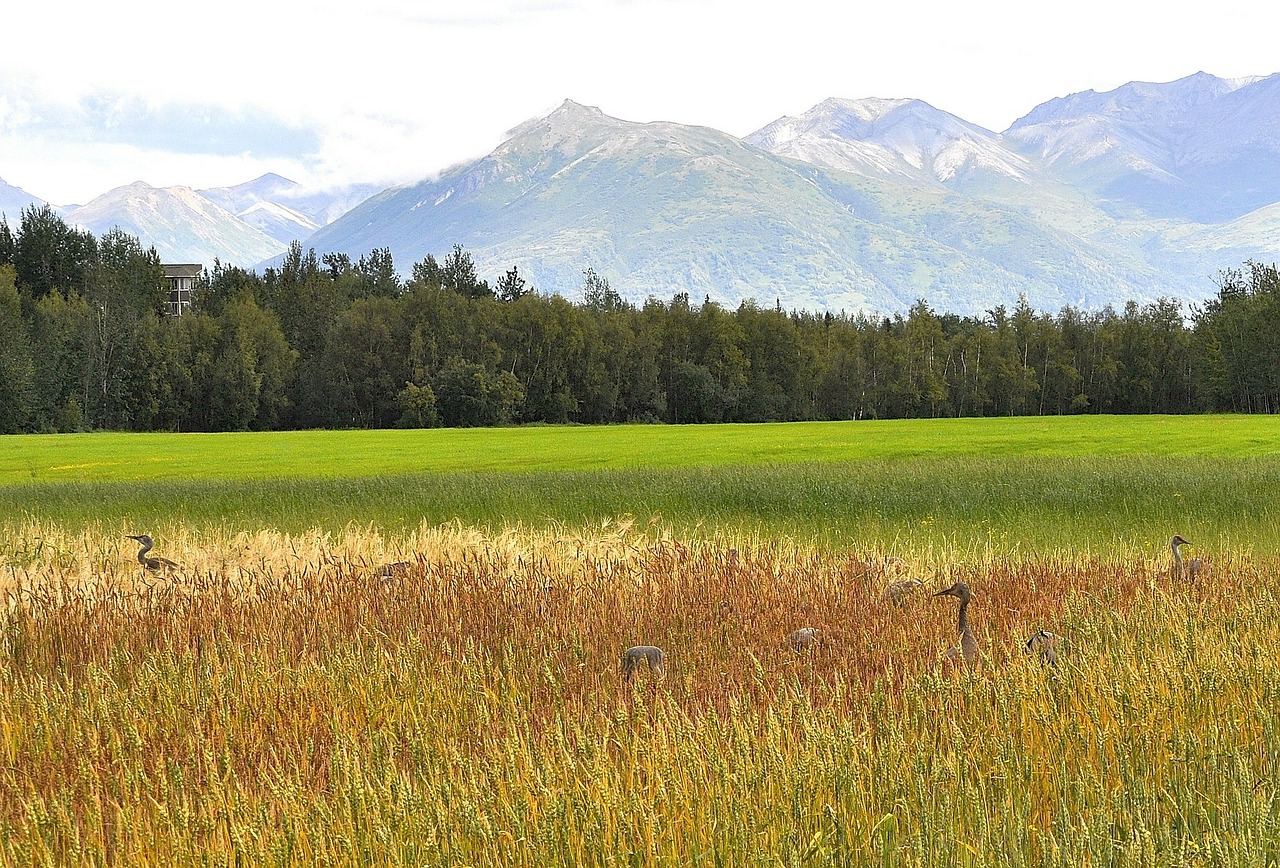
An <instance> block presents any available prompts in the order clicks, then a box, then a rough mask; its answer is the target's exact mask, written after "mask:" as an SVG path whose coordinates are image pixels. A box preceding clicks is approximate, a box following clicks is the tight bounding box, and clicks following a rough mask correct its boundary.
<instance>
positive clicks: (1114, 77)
mask: <svg viewBox="0 0 1280 868" xmlns="http://www.w3.org/2000/svg"><path fill="white" fill-rule="evenodd" d="M11 5H13V6H14V8H13V9H6V11H5V19H6V23H5V29H6V31H7V32H8V33H10V34H12V37H11V38H9V39H7V40H6V49H5V52H4V53H3V55H0V176H3V177H5V178H6V179H8V180H10V181H11V182H12V183H19V184H21V185H22V186H24V187H26V188H27V189H29V190H31V191H32V192H34V193H37V194H39V195H48V196H52V197H60V198H63V199H65V198H75V199H84V198H87V197H90V196H92V195H95V194H97V193H99V192H102V191H103V190H104V189H105V187H104V186H103V185H104V184H107V183H110V182H111V180H112V179H113V178H115V177H119V176H121V175H122V174H123V173H124V172H125V170H124V169H119V170H116V169H114V168H113V166H112V165H111V164H110V163H111V160H114V159H117V158H121V151H120V149H109V148H108V149H103V148H102V146H101V145H100V144H99V145H92V146H91V147H89V148H87V149H85V150H83V151H77V150H76V147H75V143H74V142H72V141H66V142H61V143H54V142H51V141H48V140H47V139H46V140H45V141H44V143H43V145H42V146H41V147H30V146H26V147H24V146H23V143H22V139H23V136H24V131H29V130H30V127H31V124H33V123H36V122H38V121H40V120H41V119H42V118H45V119H46V120H47V116H50V115H53V116H56V115H58V113H59V112H63V113H65V112H68V111H72V110H75V109H76V108H77V107H78V106H80V105H81V101H82V100H83V98H84V97H85V96H86V95H87V94H90V93H99V94H102V93H113V94H118V95H120V96H121V98H122V99H124V100H125V103H126V104H127V103H128V101H129V100H134V101H141V102H143V103H145V104H146V105H147V106H149V107H150V108H152V109H154V110H155V111H156V112H158V113H161V114H163V113H164V112H165V111H166V110H169V109H173V108H174V107H177V106H187V105H199V106H209V107H217V108H220V109H223V110H227V111H231V112H240V113H247V114H249V115H254V116H256V117H259V118H274V119H276V121H278V123H279V124H280V127H281V128H282V129H283V128H286V127H292V128H295V129H303V130H310V131H311V135H312V137H313V138H314V139H315V140H316V141H318V142H319V146H318V149H317V151H316V153H314V154H298V155H297V157H296V158H295V159H294V160H292V161H290V160H288V159H285V158H268V157H267V156H264V155H262V154H261V153H250V154H248V155H247V156H246V157H245V158H243V159H239V158H236V157H234V156H229V155H228V154H227V153H225V151H226V150H227V148H226V147H225V146H224V147H223V148H222V149H221V152H219V153H215V154H212V155H206V154H199V153H191V154H190V156H189V157H187V158H185V159H186V161H187V162H186V163H185V166H186V167H187V168H186V169H183V168H182V166H183V165H184V163H183V159H184V158H183V157H182V154H181V152H179V151H178V150H177V149H175V150H174V151H173V152H172V153H170V154H168V155H167V156H162V155H161V154H159V153H156V152H155V148H153V147H152V146H151V145H148V146H147V147H146V148H142V149H141V150H145V152H146V154H147V157H146V158H145V159H141V160H139V159H131V160H130V161H129V164H130V170H131V169H132V167H133V166H137V167H138V168H139V169H142V170H144V171H146V172H147V174H148V175H150V176H149V177H147V178H146V180H148V181H149V182H151V183H164V182H165V181H164V179H162V178H160V177H158V175H159V173H160V169H161V168H163V169H164V170H165V171H166V172H167V171H169V170H171V169H172V170H175V171H176V173H177V174H178V175H182V174H183V172H184V171H186V172H189V173H190V175H191V176H192V177H194V176H196V175H200V176H202V177H209V176H215V175H216V176H218V177H217V178H216V180H215V181H214V182H215V183H219V184H231V183H237V182H239V181H242V180H246V179H247V177H252V173H253V172H258V171H259V170H261V171H279V172H280V173H281V174H287V173H288V172H289V171H292V172H293V173H294V174H295V176H296V175H297V174H299V173H301V174H314V175H317V176H324V177H326V178H335V179H336V178H350V179H353V180H379V181H384V180H394V179H408V178H412V177H420V176H424V175H427V174H430V173H432V172H435V171H439V170H440V169H442V168H443V167H445V166H446V165H448V164H450V163H453V162H456V161H458V160H461V159H463V158H466V157H470V156H475V155H478V154H480V153H483V152H484V151H485V150H487V149H488V148H490V147H492V146H493V145H494V144H496V143H497V141H498V140H499V138H500V136H501V134H502V133H503V132H504V131H506V130H508V129H510V128H511V127H513V126H515V125H516V124H518V123H519V122H521V121H522V120H524V119H526V118H528V117H530V116H532V115H534V114H537V113H538V112H540V111H542V110H544V109H545V108H546V107H548V106H551V105H555V104H557V103H558V102H559V101H560V100H562V99H564V98H566V97H570V98H573V99H576V100H578V101H579V102H583V103H588V104H592V105H598V106H600V107H601V108H602V109H604V110H605V111H606V112H607V113H609V114H613V115H616V116H619V117H623V118H627V119H630V120H654V119H664V120H673V121H678V122H682V123H696V124H705V125H708V126H714V127H717V128H720V129H723V130H726V131H728V132H731V133H735V134H738V135H745V134H746V133H749V132H751V131H752V130H754V129H756V128H758V127H760V126H763V125H764V124H765V123H767V122H769V121H770V120H772V119H774V118H776V117H778V116H779V115H782V114H797V113H800V112H803V111H804V110H806V109H808V108H809V107H810V106H812V105H813V104H815V103H817V102H819V101H820V100H822V99H824V98H826V97H829V96H844V97H863V96H883V97H907V96H911V97H920V98H922V99H925V100H927V101H929V102H931V103H933V104H934V105H936V106H938V107H939V108H942V109H945V110H947V111H950V112H953V113H955V114H958V115H961V116H962V117H965V118H966V119H968V120H971V121H973V122H975V123H978V124H982V125H983V126H987V127H989V128H992V129H1003V128H1004V127H1006V126H1008V124H1009V123H1011V122H1012V121H1013V120H1014V119H1015V118H1017V117H1018V116H1020V115H1021V114H1023V113H1025V112H1026V111H1029V110H1030V109H1031V108H1032V107H1033V106H1034V105H1035V104H1037V103H1039V102H1042V101H1044V100H1046V99H1049V98H1051V97H1054V96H1060V95H1063V94H1065V93H1068V92H1073V91H1079V90H1085V89H1088V88H1094V89H1098V90H1105V89H1110V88H1112V87H1116V86H1118V85H1120V84H1123V83H1124V82H1126V81H1129V80H1132V79H1147V80H1170V79H1173V78H1178V77H1180V76H1183V75H1187V74H1189V73H1191V72H1195V71H1197V70H1200V69H1204V70H1206V71H1208V72H1212V73H1214V74H1217V75H1222V76H1241V75H1252V74H1268V73H1271V72H1275V71H1276V67H1277V66H1280V64H1277V62H1276V60H1275V54H1274V47H1273V43H1272V41H1271V36H1270V35H1271V34H1273V33H1275V32H1277V30H1280V4H1276V6H1275V8H1272V7H1270V6H1261V7H1260V8H1259V6H1256V5H1255V4H1251V3H1250V4H1238V5H1233V4H1225V5H1224V4H1219V5H1218V6H1216V7H1214V8H1213V9H1212V10H1200V11H1198V12H1197V14H1196V15H1195V16H1190V15H1185V14H1182V13H1180V12H1179V10H1178V9H1176V8H1174V7H1170V6H1166V7H1163V8H1162V9H1161V10H1160V11H1153V10H1152V8H1151V7H1150V6H1149V5H1148V4H1145V3H1144V4H1136V3H1131V4H1125V3H1124V2H1119V3H1117V2H1115V0H1108V2H1103V0H1081V2H1079V3H1075V4H1072V5H1070V6H1063V5H1061V4H1054V5H1045V4H1040V5H1038V6H1037V5H1035V4H1026V3H1024V2H1021V0H1019V2H1012V0H977V2H973V3H968V4H964V3H955V2H943V0H921V2H916V3H892V4H884V3H868V4H846V5H838V4H831V3H828V2H826V0H789V2H787V3H776V2H772V3H750V2H735V0H685V2H677V0H605V2H600V0H596V2H588V0H525V2H519V0H466V2H447V3H443V2H413V0H373V2H371V3H361V4H353V3H349V2H334V0H321V2H314V0H312V2H305V3H304V2H301V0H288V2H272V3H262V2H260V0H227V2H223V3H219V4H212V5H208V4H206V5H203V6H200V5H197V6H194V7H189V8H188V7H184V9H183V12H182V15H181V17H175V15H174V11H173V10H174V8H175V7H173V6H172V4H161V3H159V2H157V0H120V2H117V3H114V4H78V5H77V7H76V8H75V10H74V12H73V13H72V14H71V15H68V12H67V9H66V8H65V7H60V6H58V5H56V4H47V3H21V4H11ZM1242 22H1247V26H1242ZM175 113H176V111H175ZM45 135H46V136H48V135H50V133H48V131H46V133H45ZM28 138H29V136H28ZM69 138H70V137H69ZM152 144H153V143H152ZM46 150H48V151H51V152H53V151H56V153H57V155H58V159H59V160H65V161H67V162H64V163H63V164H62V168H63V171H62V172H61V173H58V172H56V171H55V167H54V165H53V163H52V161H51V159H43V160H42V159H41V155H42V153H43V152H44V151H46ZM186 150H187V151H188V152H190V150H191V149H190V148H189V147H188V148H187V149H186ZM232 150H234V149H232ZM246 150H251V149H248V148H246ZM148 160H149V161H151V164H152V165H154V166H155V168H156V171H155V174H151V171H150V170H149V169H148V168H147V161H148ZM290 164H291V165H290ZM250 166H252V167H253V168H252V169H251V170H250V175H248V176H246V177H236V176H223V175H222V174H221V173H224V172H226V173H230V172H235V171H239V170H240V169H242V168H244V169H248V168H249V167H250ZM59 175H60V177H59ZM184 177H185V176H184ZM297 179H298V180H306V179H304V178H297ZM130 180H133V178H130ZM43 183H48V184H50V185H56V186H54V187H53V188H52V189H49V190H48V191H45V190H42V189H41V186H40V185H41V184H43ZM190 183H193V184H197V183H198V184H203V183H205V182H200V181H195V180H192V181H190Z"/></svg>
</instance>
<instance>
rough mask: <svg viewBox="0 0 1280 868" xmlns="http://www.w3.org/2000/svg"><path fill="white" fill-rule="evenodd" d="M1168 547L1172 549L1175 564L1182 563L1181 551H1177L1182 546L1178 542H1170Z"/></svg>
mask: <svg viewBox="0 0 1280 868" xmlns="http://www.w3.org/2000/svg"><path fill="white" fill-rule="evenodd" d="M1169 548H1171V549H1173V562H1174V563H1175V564H1180V563H1182V552H1180V551H1179V549H1180V548H1182V546H1181V545H1179V544H1178V543H1170V544H1169Z"/></svg>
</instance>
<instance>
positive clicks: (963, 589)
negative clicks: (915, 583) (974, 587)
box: [934, 582, 971, 601]
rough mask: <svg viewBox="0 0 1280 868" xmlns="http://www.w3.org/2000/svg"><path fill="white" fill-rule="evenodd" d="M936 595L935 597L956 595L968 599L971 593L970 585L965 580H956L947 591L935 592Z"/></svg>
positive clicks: (961, 598)
mask: <svg viewBox="0 0 1280 868" xmlns="http://www.w3.org/2000/svg"><path fill="white" fill-rule="evenodd" d="M934 596H935V597H956V598H958V599H960V600H962V601H964V600H968V599H969V597H970V596H971V594H970V593H969V586H968V585H966V584H965V583H964V582H956V583H955V584H954V585H952V586H951V587H949V588H947V589H946V590H945V591H938V593H936V594H934Z"/></svg>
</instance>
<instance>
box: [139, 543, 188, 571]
mask: <svg viewBox="0 0 1280 868" xmlns="http://www.w3.org/2000/svg"><path fill="white" fill-rule="evenodd" d="M128 538H129V539H136V540H137V541H138V542H139V543H141V544H142V548H140V549H139V550H138V563H140V564H142V565H143V566H144V567H146V568H147V569H149V570H152V571H155V572H159V571H160V570H164V571H165V572H166V573H171V572H173V571H174V570H179V569H182V567H181V566H180V565H179V564H176V563H174V562H173V561H171V560H169V559H168V558H153V557H148V556H147V552H149V551H151V549H152V547H153V546H154V543H153V542H152V541H151V537H149V536H147V535H146V534H145V533H143V534H138V535H137V536H134V535H133V534H130V535H129V537H128Z"/></svg>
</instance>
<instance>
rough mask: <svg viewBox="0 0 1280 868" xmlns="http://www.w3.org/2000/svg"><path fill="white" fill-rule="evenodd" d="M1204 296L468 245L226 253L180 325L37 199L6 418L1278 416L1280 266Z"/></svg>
mask: <svg viewBox="0 0 1280 868" xmlns="http://www.w3.org/2000/svg"><path fill="white" fill-rule="evenodd" d="M1215 284H1216V285H1215ZM656 289H658V288H655V290H656ZM1206 289H1207V290H1208V289H1213V290H1214V291H1213V293H1212V296H1211V297H1210V298H1208V299H1207V300H1206V301H1205V302H1204V303H1203V304H1202V305H1195V306H1192V307H1191V308H1190V309H1189V310H1184V309H1183V307H1182V305H1181V304H1180V303H1179V302H1178V301H1176V300H1174V299H1172V298H1163V299H1159V300H1157V301H1154V302H1151V303H1146V304H1139V303H1137V302H1129V303H1128V304H1126V305H1125V306H1124V309H1123V310H1115V309H1113V308H1109V307H1108V308H1105V309H1103V310H1101V311H1085V310H1081V309H1077V308H1074V307H1064V308H1063V309H1061V310H1060V311H1057V312H1049V311H1036V310H1033V309H1031V308H1030V307H1029V306H1028V305H1027V304H1026V302H1025V300H1024V301H1023V302H1021V303H1019V304H1018V305H1016V306H1015V307H1014V308H1013V309H1012V310H1009V309H1007V308H1005V307H1003V306H1001V307H996V308H995V309H993V310H990V311H987V312H986V314H985V315H984V316H982V317H961V316H957V315H954V314H948V313H939V312H937V311H934V310H933V309H931V308H930V306H929V305H928V304H927V303H925V302H924V301H919V302H917V303H916V304H915V305H914V306H913V307H912V308H911V309H910V310H909V311H908V312H907V313H906V314H905V315H903V314H894V315H892V316H871V315H865V314H856V315H848V314H845V313H841V314H833V313H830V312H827V313H817V312H807V311H786V310H783V309H782V308H781V306H780V305H778V304H777V303H776V302H775V303H774V304H768V303H765V304H760V303H756V302H754V301H750V300H748V301H744V302H742V303H741V304H740V305H739V306H738V307H737V308H736V309H728V308H726V307H722V306H721V305H719V304H716V303H715V302H713V301H711V300H710V299H709V298H707V299H704V300H703V301H702V302H701V304H699V303H697V301H696V300H692V301H691V300H690V298H689V297H688V295H687V294H684V293H676V294H673V295H671V296H670V297H669V298H662V297H658V296H656V295H652V296H650V297H649V298H648V300H647V301H645V302H644V303H643V304H633V303H630V302H628V301H626V300H624V299H623V298H622V297H621V295H620V294H619V293H618V292H617V290H616V289H615V288H614V287H612V286H611V285H610V284H609V281H608V279H607V278H605V277H603V276H601V275H599V274H597V273H596V272H595V271H594V269H592V268H590V267H588V268H586V269H585V270H584V272H583V285H582V297H581V299H579V300H570V299H566V298H564V297H562V296H559V295H544V294H541V293H539V292H537V291H536V289H535V288H534V287H532V286H530V285H529V284H528V282H527V281H526V280H525V279H524V278H523V277H521V275H520V274H519V271H518V269H516V268H512V269H510V270H509V271H507V273H506V274H504V275H503V276H502V277H501V278H500V279H499V280H497V281H496V282H495V283H494V284H493V285H490V283H489V282H488V281H486V280H482V279H480V278H479V277H478V276H477V272H476V266H475V263H474V261H473V260H472V258H471V256H470V254H468V253H467V251H466V250H464V249H463V248H462V247H460V246H455V247H454V248H453V250H452V251H450V252H448V253H444V254H442V256H441V258H440V259H437V258H436V257H435V256H428V257H426V259H424V260H423V261H421V262H418V263H415V264H414V265H413V266H412V270H411V275H410V277H409V278H408V279H407V280H406V279H404V278H403V277H402V276H401V275H400V273H399V272H398V271H397V270H396V266H395V264H394V263H393V261H392V257H391V254H390V252H389V251H388V250H386V249H381V250H372V251H370V253H369V254H367V255H365V256H361V257H360V258H359V259H357V260H355V261H352V259H351V258H350V257H349V256H346V255H344V254H334V253H329V254H324V255H321V256H317V254H316V252H315V251H314V250H309V251H304V250H303V249H302V247H301V245H299V244H297V243H295V244H293V245H292V246H291V248H290V250H289V252H288V254H287V255H286V256H285V258H284V260H283V262H282V263H281V265H280V266H279V267H278V268H267V269H265V271H264V273H262V274H261V275H259V274H257V273H255V272H252V271H247V270H244V269H241V268H237V267H232V266H227V265H224V264H221V263H217V262H215V263H214V264H213V266H212V268H211V269H207V270H206V271H205V274H204V277H203V279H202V281H201V285H200V287H199V289H198V291H197V293H196V296H195V299H194V302H193V305H192V307H191V309H190V310H188V311H187V312H186V313H184V314H183V315H182V316H171V315H167V314H166V303H167V301H168V287H167V284H166V280H165V277H164V272H163V269H162V267H161V262H160V259H159V257H158V256H157V254H156V252H155V250H154V249H144V248H143V247H142V245H141V243H140V242H139V241H138V239H137V238H134V237H133V236H130V235H128V234H126V233H124V232H122V231H120V230H113V231H111V232H108V233H105V234H104V235H103V236H102V237H101V238H95V237H94V236H93V235H92V234H91V233H89V232H87V231H84V230H81V229H78V228H76V227H74V226H70V225H68V224H67V223H66V222H65V221H63V220H62V218H61V217H60V216H58V215H57V213H56V212H54V211H52V210H51V209H49V208H48V207H44V208H39V209H37V208H31V209H27V210H25V211H23V212H22V215H21V220H20V222H19V223H18V225H17V226H16V227H10V226H9V224H8V222H7V221H0V432H6V433H11V432H67V431H82V430H123V431H151V430H164V431H234V430H248V429H254V430H267V429H297V428H370V427H394V426H400V427H431V426H489V425H510V424H529V423H548V424H565V423H583V424H602V423H620V422H666V423H699V422H757V421H760V422H763V421H800V420H837V419H874V418H906V417H917V418H918V417H937V416H995V415H1035V414H1065V413H1200V412H1241V413H1274V412H1277V411H1278V410H1280V273H1278V272H1277V269H1276V266H1275V265H1265V264H1262V263H1258V262H1253V261H1250V262H1246V263H1244V264H1243V265H1239V266H1229V267H1224V270H1223V271H1222V272H1220V274H1219V275H1218V278H1217V280H1216V281H1215V282H1214V283H1213V284H1211V285H1210V286H1209V287H1206ZM1208 294H1209V293H1208V292H1206V295H1208Z"/></svg>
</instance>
